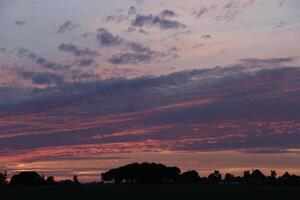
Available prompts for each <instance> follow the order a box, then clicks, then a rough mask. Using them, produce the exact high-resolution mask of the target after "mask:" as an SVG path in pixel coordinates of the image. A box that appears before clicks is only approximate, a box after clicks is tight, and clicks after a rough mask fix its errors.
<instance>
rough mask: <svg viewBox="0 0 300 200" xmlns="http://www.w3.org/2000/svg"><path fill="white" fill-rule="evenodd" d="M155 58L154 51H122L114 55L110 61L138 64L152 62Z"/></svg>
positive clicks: (113, 62)
mask: <svg viewBox="0 0 300 200" xmlns="http://www.w3.org/2000/svg"><path fill="white" fill-rule="evenodd" d="M152 59H153V53H120V54H116V55H113V56H112V57H111V58H110V59H109V62H110V63H112V64H115V65H116V64H137V63H144V62H146V63H147V62H150V61H151V60H152Z"/></svg>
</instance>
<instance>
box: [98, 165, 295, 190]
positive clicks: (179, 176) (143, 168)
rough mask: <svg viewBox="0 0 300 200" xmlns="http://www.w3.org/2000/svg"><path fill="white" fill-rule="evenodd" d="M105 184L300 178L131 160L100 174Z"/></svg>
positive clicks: (253, 182)
mask: <svg viewBox="0 0 300 200" xmlns="http://www.w3.org/2000/svg"><path fill="white" fill-rule="evenodd" d="M101 177H102V181H103V182H106V183H179V184H180V183H189V184H237V185H242V184H246V185H264V184H267V185H280V184H283V185H300V177H299V176H296V175H290V174H289V173H288V172H286V173H285V174H284V175H282V176H281V177H277V174H276V172H275V171H271V174H270V176H265V175H264V174H263V173H262V172H261V171H260V170H258V169H255V170H253V171H252V172H250V171H245V172H244V174H243V176H234V175H232V174H230V173H227V174H225V176H224V177H222V174H221V173H220V172H219V171H214V172H213V173H211V174H209V175H208V177H200V176H199V174H198V172H197V171H195V170H191V171H186V172H183V173H181V170H180V169H179V168H178V167H167V166H165V165H163V164H156V163H141V164H139V163H132V164H129V165H125V166H122V167H119V168H115V169H112V170H109V171H108V172H105V173H102V174H101Z"/></svg>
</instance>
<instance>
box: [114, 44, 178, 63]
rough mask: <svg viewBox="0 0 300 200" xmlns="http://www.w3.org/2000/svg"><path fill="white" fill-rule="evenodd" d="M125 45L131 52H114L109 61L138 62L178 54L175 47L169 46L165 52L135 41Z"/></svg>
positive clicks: (173, 56)
mask: <svg viewBox="0 0 300 200" xmlns="http://www.w3.org/2000/svg"><path fill="white" fill-rule="evenodd" d="M126 47H127V48H128V50H131V52H126V53H119V54H115V55H113V56H112V57H111V58H110V59H109V62H110V63H112V64H138V63H148V62H150V61H153V60H155V59H157V58H166V57H172V58H176V57H177V56H178V55H177V49H176V48H170V49H168V50H167V51H166V52H159V51H154V50H152V49H150V48H149V47H147V46H144V45H143V44H141V43H137V42H128V43H127V44H126Z"/></svg>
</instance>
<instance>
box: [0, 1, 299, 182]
mask: <svg viewBox="0 0 300 200" xmlns="http://www.w3.org/2000/svg"><path fill="white" fill-rule="evenodd" d="M299 9H300V1H299V0H188V1H180V0H86V1H83V0H48V1H46V0H0V61H1V62H0V171H8V172H9V173H10V174H15V173H17V172H18V171H24V170H36V171H38V172H40V173H42V174H45V175H46V176H47V175H54V176H56V177H58V178H59V179H63V178H70V177H71V176H72V175H73V174H77V175H79V178H80V179H81V180H83V181H91V180H99V179H100V173H101V172H102V171H105V170H108V169H111V168H113V167H117V166H120V165H122V164H127V163H130V162H143V161H153V162H162V163H164V164H166V165H177V166H179V167H181V168H182V169H183V170H189V169H196V170H198V171H199V173H200V176H201V175H207V174H208V173H209V172H211V171H213V170H215V169H219V170H220V171H221V172H231V173H234V174H241V173H242V171H243V170H244V169H253V168H260V169H262V170H263V171H264V172H265V173H267V174H268V173H269V171H270V170H271V169H275V170H277V171H278V172H279V174H280V173H283V172H284V171H285V170H288V171H291V172H293V173H297V174H299V175H300V112H299V111H300V103H299V102H300V68H299V67H300V45H299V44H300V12H299Z"/></svg>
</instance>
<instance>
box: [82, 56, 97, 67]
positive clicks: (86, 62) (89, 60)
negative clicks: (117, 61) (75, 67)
mask: <svg viewBox="0 0 300 200" xmlns="http://www.w3.org/2000/svg"><path fill="white" fill-rule="evenodd" d="M94 63H95V60H94V59H92V58H87V59H82V60H80V61H79V66H81V67H88V66H91V65H92V64H94Z"/></svg>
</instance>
